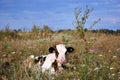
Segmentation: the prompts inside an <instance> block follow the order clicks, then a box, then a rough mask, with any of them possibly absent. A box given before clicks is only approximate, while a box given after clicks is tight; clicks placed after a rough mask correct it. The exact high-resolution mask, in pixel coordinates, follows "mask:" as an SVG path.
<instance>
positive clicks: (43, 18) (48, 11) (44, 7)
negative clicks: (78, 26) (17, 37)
mask: <svg viewBox="0 0 120 80" xmlns="http://www.w3.org/2000/svg"><path fill="white" fill-rule="evenodd" d="M86 6H88V7H89V8H93V9H94V10H93V11H92V12H91V13H90V14H89V17H88V19H87V22H86V24H85V28H88V29H89V27H90V25H91V24H92V23H93V22H94V20H97V19H99V18H100V19H101V21H100V22H98V23H97V24H96V25H95V26H94V27H93V29H112V30H117V29H120V0H0V29H4V27H5V26H7V25H8V26H10V28H11V29H26V30H30V29H31V28H32V27H33V25H34V24H35V25H37V26H40V27H42V26H44V25H48V26H50V28H51V29H52V30H59V29H75V26H74V25H73V23H74V20H75V17H74V10H75V8H80V9H81V11H82V13H84V11H85V9H86ZM81 15H82V14H81Z"/></svg>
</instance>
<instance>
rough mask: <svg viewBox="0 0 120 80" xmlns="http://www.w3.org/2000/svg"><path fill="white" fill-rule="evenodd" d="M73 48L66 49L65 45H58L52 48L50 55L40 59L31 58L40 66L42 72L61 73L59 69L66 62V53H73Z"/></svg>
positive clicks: (39, 57)
mask: <svg viewBox="0 0 120 80" xmlns="http://www.w3.org/2000/svg"><path fill="white" fill-rule="evenodd" d="M73 51H74V49H73V48H72V47H66V46H65V45H64V44H58V45H56V46H55V47H50V48H49V52H50V54H48V55H42V56H38V57H34V56H31V58H33V59H34V62H35V63H36V64H37V65H38V66H39V68H40V69H41V71H42V72H45V71H48V70H49V71H50V73H51V74H55V72H59V67H62V65H63V64H64V63H65V62H66V53H67V52H73Z"/></svg>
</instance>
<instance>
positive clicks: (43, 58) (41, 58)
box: [34, 56, 46, 64]
mask: <svg viewBox="0 0 120 80" xmlns="http://www.w3.org/2000/svg"><path fill="white" fill-rule="evenodd" d="M45 60H46V57H43V56H39V57H38V59H35V60H34V62H35V63H38V62H40V63H41V64H43V63H44V61H45Z"/></svg>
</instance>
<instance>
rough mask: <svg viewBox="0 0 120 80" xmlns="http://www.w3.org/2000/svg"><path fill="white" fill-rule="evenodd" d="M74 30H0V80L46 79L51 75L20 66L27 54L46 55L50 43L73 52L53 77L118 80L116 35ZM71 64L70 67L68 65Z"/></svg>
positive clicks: (118, 41)
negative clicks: (62, 68)
mask: <svg viewBox="0 0 120 80" xmlns="http://www.w3.org/2000/svg"><path fill="white" fill-rule="evenodd" d="M78 34H79V33H78V32H77V30H61V31H55V32H52V31H49V30H48V31H46V30H45V31H38V32H37V31H35V32H27V31H26V32H22V31H19V32H16V31H11V30H1V31H0V80H50V79H51V78H50V77H51V76H46V75H43V74H36V73H34V72H31V71H30V70H28V69H24V68H23V67H24V66H23V65H22V63H23V61H24V60H25V59H26V58H27V57H28V56H29V55H31V54H34V55H36V56H37V55H43V54H48V53H49V52H48V49H49V47H50V46H53V45H55V44H59V43H62V44H65V45H67V46H72V47H74V49H75V51H74V52H73V53H70V54H68V55H67V59H68V60H67V64H66V65H67V66H70V68H69V69H67V70H64V71H63V73H62V74H61V75H59V76H55V80H120V34H106V33H101V32H99V31H98V32H92V31H86V32H85V40H84V39H81V37H80V36H79V35H78ZM71 66H72V67H71Z"/></svg>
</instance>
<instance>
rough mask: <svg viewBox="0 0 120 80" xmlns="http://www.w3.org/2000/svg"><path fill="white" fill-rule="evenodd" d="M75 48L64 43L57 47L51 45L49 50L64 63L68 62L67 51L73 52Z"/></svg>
mask: <svg viewBox="0 0 120 80" xmlns="http://www.w3.org/2000/svg"><path fill="white" fill-rule="evenodd" d="M73 51H74V49H73V48H72V47H66V46H65V45H64V44H58V45H56V46H55V47H50V48H49V52H50V53H55V56H56V60H57V61H58V62H59V63H60V64H63V63H65V62H66V57H65V56H66V53H67V52H69V53H70V52H73Z"/></svg>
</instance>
